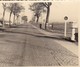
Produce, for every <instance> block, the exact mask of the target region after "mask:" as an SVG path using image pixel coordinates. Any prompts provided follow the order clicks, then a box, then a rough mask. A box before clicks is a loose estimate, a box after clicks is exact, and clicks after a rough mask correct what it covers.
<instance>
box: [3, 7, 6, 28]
mask: <svg viewBox="0 0 80 67" xmlns="http://www.w3.org/2000/svg"><path fill="white" fill-rule="evenodd" d="M5 11H6V9H5V8H4V11H3V19H2V20H3V28H4V27H5V25H4V17H5Z"/></svg>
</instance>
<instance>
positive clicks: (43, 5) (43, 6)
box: [29, 2, 52, 29]
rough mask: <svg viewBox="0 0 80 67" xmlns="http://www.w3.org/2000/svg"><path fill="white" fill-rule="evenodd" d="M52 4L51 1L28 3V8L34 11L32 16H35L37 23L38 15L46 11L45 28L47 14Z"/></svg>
mask: <svg viewBox="0 0 80 67" xmlns="http://www.w3.org/2000/svg"><path fill="white" fill-rule="evenodd" d="M51 5H52V3H51V2H40V3H33V4H31V5H30V8H29V9H30V10H31V11H33V12H34V16H35V17H36V18H37V20H36V22H37V23H38V21H39V17H40V16H41V14H42V13H43V12H46V22H45V29H46V24H47V23H48V22H49V14H50V6H51Z"/></svg>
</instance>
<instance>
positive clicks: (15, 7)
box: [13, 3, 24, 23]
mask: <svg viewBox="0 0 80 67" xmlns="http://www.w3.org/2000/svg"><path fill="white" fill-rule="evenodd" d="M22 10H24V7H23V6H22V5H20V4H19V3H14V4H13V15H14V19H13V23H14V22H15V17H16V16H17V15H18V14H19V13H20V12H21V11H22Z"/></svg>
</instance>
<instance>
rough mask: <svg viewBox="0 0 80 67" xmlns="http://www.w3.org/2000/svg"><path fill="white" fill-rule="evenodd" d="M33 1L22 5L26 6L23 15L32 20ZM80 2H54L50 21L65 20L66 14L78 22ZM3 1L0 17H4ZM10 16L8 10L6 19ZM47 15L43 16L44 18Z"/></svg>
mask: <svg viewBox="0 0 80 67" xmlns="http://www.w3.org/2000/svg"><path fill="white" fill-rule="evenodd" d="M31 3H32V2H23V3H22V5H23V6H24V7H25V11H24V12H23V13H21V15H27V16H28V19H29V20H30V19H31V17H32V12H31V11H30V10H29V9H28V8H29V4H31ZM79 6H80V4H79V2H77V1H76V2H75V1H70V2H69V1H68V2H53V3H52V5H51V10H50V18H49V21H50V22H54V21H55V22H56V21H58V22H63V21H64V16H68V18H69V21H73V22H77V21H78V8H79ZM2 12H3V8H2V3H0V18H1V17H2ZM8 18H9V12H8V11H7V12H6V16H5V19H8ZM43 18H45V17H42V19H43Z"/></svg>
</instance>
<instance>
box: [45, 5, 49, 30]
mask: <svg viewBox="0 0 80 67" xmlns="http://www.w3.org/2000/svg"><path fill="white" fill-rule="evenodd" d="M49 14H50V6H48V7H47V15H46V23H45V29H46V28H47V26H46V24H47V23H48V21H49Z"/></svg>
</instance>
